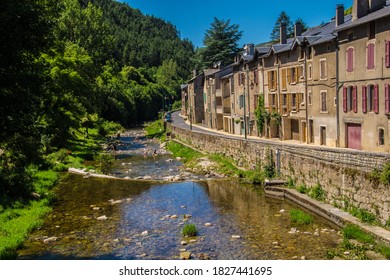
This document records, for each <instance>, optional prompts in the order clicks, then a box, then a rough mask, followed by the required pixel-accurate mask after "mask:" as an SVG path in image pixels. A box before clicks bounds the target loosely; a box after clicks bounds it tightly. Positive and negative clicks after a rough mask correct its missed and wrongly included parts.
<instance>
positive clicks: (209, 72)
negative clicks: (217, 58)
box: [203, 69, 220, 77]
mask: <svg viewBox="0 0 390 280" xmlns="http://www.w3.org/2000/svg"><path fill="white" fill-rule="evenodd" d="M218 71H220V69H204V70H203V73H204V75H205V76H206V77H207V76H211V75H213V74H214V73H216V72H218Z"/></svg>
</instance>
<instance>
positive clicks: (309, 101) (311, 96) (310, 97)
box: [308, 91, 313, 105]
mask: <svg viewBox="0 0 390 280" xmlns="http://www.w3.org/2000/svg"><path fill="white" fill-rule="evenodd" d="M308 99H309V100H308V105H312V104H313V103H312V99H313V93H312V92H311V91H309V94H308Z"/></svg>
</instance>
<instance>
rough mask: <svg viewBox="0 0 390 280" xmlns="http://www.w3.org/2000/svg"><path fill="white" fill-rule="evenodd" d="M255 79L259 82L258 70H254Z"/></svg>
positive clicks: (256, 82)
mask: <svg viewBox="0 0 390 280" xmlns="http://www.w3.org/2000/svg"><path fill="white" fill-rule="evenodd" d="M253 79H254V81H255V84H258V83H259V76H258V75H257V70H254V71H253Z"/></svg>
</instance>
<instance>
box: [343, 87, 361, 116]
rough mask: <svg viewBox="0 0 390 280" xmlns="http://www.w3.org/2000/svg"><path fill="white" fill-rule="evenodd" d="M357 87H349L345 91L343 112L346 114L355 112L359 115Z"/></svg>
mask: <svg viewBox="0 0 390 280" xmlns="http://www.w3.org/2000/svg"><path fill="white" fill-rule="evenodd" d="M357 102H358V100H357V87H356V86H349V87H344V89H343V111H344V113H347V112H350V111H353V112H355V113H357V111H358V110H357Z"/></svg>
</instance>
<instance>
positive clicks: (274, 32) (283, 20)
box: [270, 11, 294, 42]
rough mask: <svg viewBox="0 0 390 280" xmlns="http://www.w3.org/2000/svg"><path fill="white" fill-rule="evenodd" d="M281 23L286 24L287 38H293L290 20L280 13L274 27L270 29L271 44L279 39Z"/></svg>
mask: <svg viewBox="0 0 390 280" xmlns="http://www.w3.org/2000/svg"><path fill="white" fill-rule="evenodd" d="M282 23H284V24H286V27H287V37H292V36H294V26H293V23H292V21H291V19H290V17H289V16H288V15H287V13H286V12H285V11H282V12H281V13H280V15H279V17H278V19H277V20H276V22H275V25H274V27H273V29H272V32H271V36H270V39H271V41H273V42H276V41H278V40H279V38H280V26H281V25H282Z"/></svg>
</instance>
